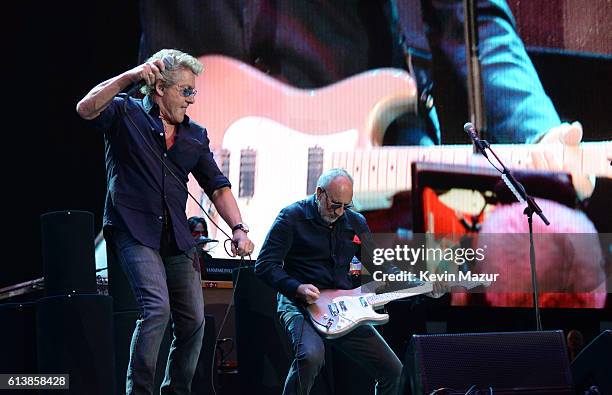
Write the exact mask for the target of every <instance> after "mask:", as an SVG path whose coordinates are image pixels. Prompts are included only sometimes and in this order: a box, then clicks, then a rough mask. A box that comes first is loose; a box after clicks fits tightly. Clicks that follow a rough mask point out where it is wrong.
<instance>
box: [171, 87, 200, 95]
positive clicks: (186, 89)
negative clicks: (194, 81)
mask: <svg viewBox="0 0 612 395" xmlns="http://www.w3.org/2000/svg"><path fill="white" fill-rule="evenodd" d="M175 86H176V85H175ZM177 88H178V90H179V93H180V94H181V96H183V97H189V96H195V95H196V94H197V93H198V90H197V89H194V88H191V87H189V86H186V87H184V88H181V87H178V86H177Z"/></svg>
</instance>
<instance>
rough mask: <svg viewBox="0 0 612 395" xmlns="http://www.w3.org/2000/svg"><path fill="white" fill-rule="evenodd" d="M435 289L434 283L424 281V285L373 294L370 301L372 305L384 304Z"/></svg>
mask: <svg viewBox="0 0 612 395" xmlns="http://www.w3.org/2000/svg"><path fill="white" fill-rule="evenodd" d="M431 291H433V283H424V284H422V285H419V286H416V287H412V288H406V289H403V290H400V291H395V292H387V293H384V294H379V295H372V296H370V297H369V298H368V303H369V304H370V305H371V306H372V307H379V306H384V305H386V304H387V303H389V302H393V301H394V300H399V299H404V298H408V297H411V296H417V295H422V294H426V293H429V292H431Z"/></svg>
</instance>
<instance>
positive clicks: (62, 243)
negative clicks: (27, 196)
mask: <svg viewBox="0 0 612 395" xmlns="http://www.w3.org/2000/svg"><path fill="white" fill-rule="evenodd" d="M40 221H41V228H42V256H43V272H44V275H45V291H46V294H47V296H53V295H67V294H70V293H77V294H81V293H82V294H95V293H96V264H95V258H94V231H93V228H94V225H93V223H94V218H93V214H92V213H90V212H87V211H56V212H51V213H47V214H43V215H41V217H40Z"/></svg>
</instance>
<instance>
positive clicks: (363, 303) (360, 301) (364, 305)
mask: <svg viewBox="0 0 612 395" xmlns="http://www.w3.org/2000/svg"><path fill="white" fill-rule="evenodd" d="M359 303H361V306H363V307H368V301H367V300H366V299H365V298H364V297H363V296H360V297H359Z"/></svg>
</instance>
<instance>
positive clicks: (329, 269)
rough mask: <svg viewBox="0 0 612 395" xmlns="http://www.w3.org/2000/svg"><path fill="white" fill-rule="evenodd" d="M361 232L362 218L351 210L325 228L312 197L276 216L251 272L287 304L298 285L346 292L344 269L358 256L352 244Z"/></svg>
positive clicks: (364, 229)
mask: <svg viewBox="0 0 612 395" xmlns="http://www.w3.org/2000/svg"><path fill="white" fill-rule="evenodd" d="M347 216H351V217H352V220H351V221H349V220H348V218H347ZM353 224H355V225H354V226H353ZM354 227H357V228H358V229H355V228H354ZM362 232H369V230H368V227H367V224H366V221H365V218H364V217H363V216H362V215H361V214H359V213H356V212H354V211H351V210H347V211H345V214H344V215H343V216H342V217H340V218H339V219H338V220H337V221H336V222H335V223H334V224H333V225H328V224H326V223H325V222H324V221H323V219H321V216H320V215H319V212H318V210H317V206H316V204H315V200H314V195H312V196H310V197H308V198H306V199H304V200H301V201H299V202H296V203H293V204H292V205H290V206H288V207H285V208H284V209H283V210H282V211H281V212H280V214H279V215H278V217H276V220H275V221H274V224H273V225H272V228H271V229H270V232H269V233H268V235H267V237H266V240H265V241H264V244H263V246H262V248H261V251H260V252H259V256H258V257H257V262H256V264H255V273H256V274H257V276H259V277H260V278H261V279H262V280H263V281H264V282H266V283H267V284H268V285H270V286H271V287H272V288H274V289H276V290H278V291H279V292H281V293H282V294H283V295H285V296H287V297H288V298H290V299H293V298H294V297H295V293H296V290H297V288H298V286H299V285H300V284H313V285H315V286H316V287H317V288H320V289H350V288H352V282H351V279H350V277H349V273H348V272H349V264H350V262H351V260H352V258H353V257H354V256H356V255H357V256H359V255H358V254H359V245H358V244H356V243H354V242H353V240H354V237H355V235H356V234H361V233H362Z"/></svg>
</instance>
